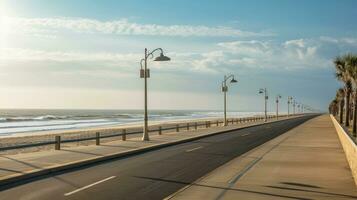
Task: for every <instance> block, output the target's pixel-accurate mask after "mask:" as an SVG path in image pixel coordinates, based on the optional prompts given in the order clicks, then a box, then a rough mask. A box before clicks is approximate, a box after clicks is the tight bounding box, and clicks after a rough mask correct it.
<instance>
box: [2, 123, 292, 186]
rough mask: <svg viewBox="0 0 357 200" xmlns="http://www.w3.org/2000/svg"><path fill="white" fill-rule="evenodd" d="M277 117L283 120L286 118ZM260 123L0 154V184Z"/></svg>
mask: <svg viewBox="0 0 357 200" xmlns="http://www.w3.org/2000/svg"><path fill="white" fill-rule="evenodd" d="M280 119H281V120H285V119H287V117H284V118H283V117H281V118H280ZM274 121H276V119H275V118H272V119H269V122H274ZM263 123H264V122H263V121H245V122H244V123H238V124H229V126H218V127H217V126H216V127H214V126H212V127H210V128H205V127H202V126H200V127H199V128H198V129H197V130H194V129H192V128H191V129H190V130H185V129H181V130H180V132H175V131H171V132H163V134H162V135H158V134H157V133H156V134H153V135H152V136H151V140H150V141H145V142H143V141H142V140H141V134H134V135H128V137H127V138H126V141H123V140H122V138H121V136H120V137H116V140H113V141H109V142H104V143H101V144H100V145H94V144H92V145H85V146H66V145H64V146H63V147H62V148H61V150H59V151H56V150H53V149H52V150H42V149H39V150H40V151H38V152H30V153H28V152H25V153H18V154H15V155H11V154H9V155H7V154H6V153H5V154H0V166H1V167H0V185H2V183H7V181H6V180H11V179H13V178H15V179H14V180H16V177H23V176H24V175H26V174H36V173H39V174H45V173H49V172H51V171H53V170H52V169H53V168H56V169H57V168H59V167H61V166H75V165H77V164H78V163H86V162H88V161H96V160H101V159H102V158H103V160H104V158H107V157H113V158H114V157H116V156H120V155H125V154H131V153H135V152H140V151H143V150H146V149H147V150H150V149H153V148H158V147H161V146H165V145H168V144H172V143H179V142H184V141H186V140H190V139H195V138H200V137H204V136H209V135H211V134H216V133H220V132H225V131H230V130H235V129H237V128H244V127H250V126H254V125H257V124H263ZM25 150H26V149H25ZM64 168H65V167H64ZM56 171H57V170H56Z"/></svg>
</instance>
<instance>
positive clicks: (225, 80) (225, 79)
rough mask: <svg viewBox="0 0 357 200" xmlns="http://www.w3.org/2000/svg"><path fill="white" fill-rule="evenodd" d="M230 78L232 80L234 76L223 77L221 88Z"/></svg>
mask: <svg viewBox="0 0 357 200" xmlns="http://www.w3.org/2000/svg"><path fill="white" fill-rule="evenodd" d="M230 78H231V79H232V80H234V75H233V74H231V75H229V76H225V77H224V81H222V86H223V85H224V84H225V83H226V82H227V81H228V80H229V79H230Z"/></svg>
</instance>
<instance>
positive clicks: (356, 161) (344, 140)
mask: <svg viewBox="0 0 357 200" xmlns="http://www.w3.org/2000/svg"><path fill="white" fill-rule="evenodd" d="M330 117H331V119H332V121H333V124H334V126H335V128H336V131H337V134H338V137H339V138H340V142H341V144H342V147H343V150H344V151H345V154H346V158H347V161H348V164H349V166H350V168H351V171H352V175H353V178H354V180H355V184H356V186H357V146H356V144H355V143H354V142H353V141H352V139H351V138H350V137H349V136H348V135H347V133H346V132H345V130H344V129H343V128H342V126H341V125H340V124H339V123H338V122H337V120H336V119H335V118H334V117H333V116H332V115H330Z"/></svg>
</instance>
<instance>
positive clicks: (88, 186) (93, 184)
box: [64, 176, 116, 196]
mask: <svg viewBox="0 0 357 200" xmlns="http://www.w3.org/2000/svg"><path fill="white" fill-rule="evenodd" d="M115 177H116V176H111V177H108V178H105V179H103V180H101V181H97V182H95V183H92V184H90V185H87V186H84V187H81V188H78V189H76V190H73V191H72V192H68V193H66V194H64V196H69V195H72V194H74V193H77V192H79V191H82V190H85V189H88V188H90V187H93V186H95V185H97V184H99V183H103V182H105V181H109V180H110V179H113V178H115Z"/></svg>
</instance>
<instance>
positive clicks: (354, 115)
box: [352, 96, 357, 137]
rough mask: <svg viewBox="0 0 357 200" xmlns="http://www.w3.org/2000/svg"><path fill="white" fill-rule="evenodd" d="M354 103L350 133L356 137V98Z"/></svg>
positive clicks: (356, 97)
mask: <svg viewBox="0 0 357 200" xmlns="http://www.w3.org/2000/svg"><path fill="white" fill-rule="evenodd" d="M354 99H355V102H354V106H353V111H354V112H353V122H352V123H353V126H352V133H353V136H354V137H356V133H357V132H356V131H357V129H356V128H357V106H356V105H357V96H355V98H354Z"/></svg>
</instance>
